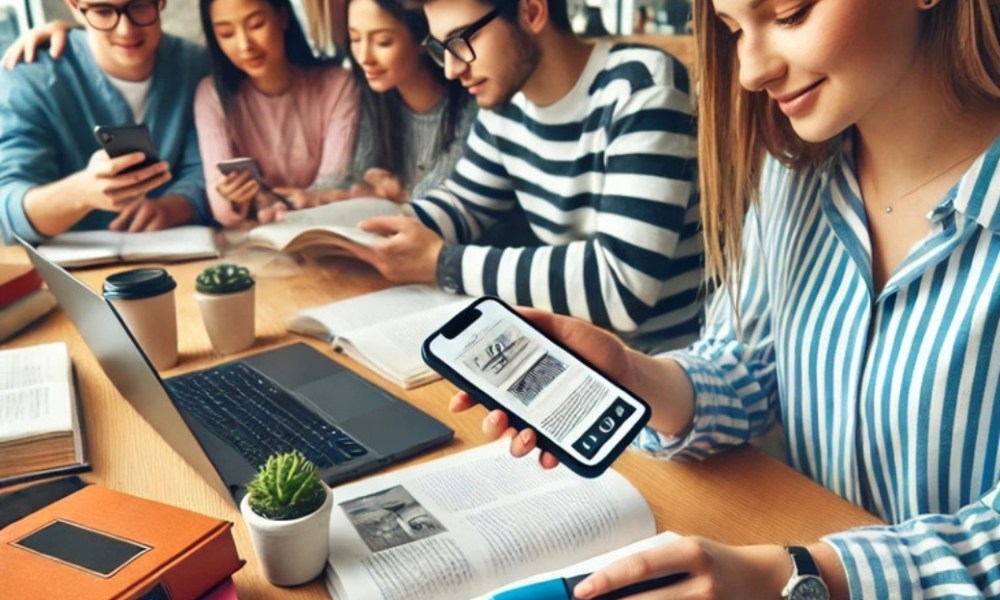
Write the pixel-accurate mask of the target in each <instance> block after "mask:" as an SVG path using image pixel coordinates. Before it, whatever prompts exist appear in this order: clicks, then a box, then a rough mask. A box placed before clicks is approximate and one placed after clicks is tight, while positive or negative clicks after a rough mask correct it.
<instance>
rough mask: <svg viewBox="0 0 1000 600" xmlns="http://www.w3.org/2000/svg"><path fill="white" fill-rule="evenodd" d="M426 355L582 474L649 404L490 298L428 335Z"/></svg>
mask: <svg viewBox="0 0 1000 600" xmlns="http://www.w3.org/2000/svg"><path fill="white" fill-rule="evenodd" d="M424 355H425V359H427V362H428V363H429V364H431V366H433V367H434V368H436V369H438V370H439V372H441V374H442V375H443V376H444V377H446V378H448V379H450V380H451V381H452V382H453V383H455V384H456V385H458V386H459V387H461V388H462V389H464V390H465V391H466V392H468V393H469V394H471V395H472V396H473V397H475V398H476V399H477V400H478V401H480V402H482V403H484V404H486V405H487V406H488V407H490V408H493V407H496V408H501V409H503V410H504V411H506V412H507V413H508V414H509V415H510V416H511V420H512V421H515V419H516V420H519V421H520V423H516V422H515V426H518V427H523V426H529V427H531V428H533V429H535V431H536V432H537V433H538V434H539V446H542V448H543V449H545V450H549V451H550V452H553V453H554V454H556V456H558V457H559V458H560V460H562V461H563V462H566V463H567V466H568V467H569V468H571V469H573V470H574V471H577V472H578V473H580V474H583V475H586V476H595V475H596V474H599V473H600V472H603V470H604V469H605V468H607V466H609V465H610V463H611V462H612V461H613V460H614V459H615V458H617V456H618V455H619V454H620V453H621V452H622V451H623V450H624V449H625V448H626V447H627V446H628V444H629V443H630V442H631V441H632V440H633V439H634V438H635V436H636V435H637V434H638V433H639V431H640V430H641V429H642V427H643V426H644V425H645V424H646V422H648V420H649V406H648V405H647V404H646V403H645V402H644V401H642V400H641V399H639V398H637V397H635V396H634V395H633V394H631V393H630V392H628V391H627V390H625V389H623V388H621V387H620V386H619V385H618V384H616V383H614V382H613V381H611V380H610V379H608V378H607V377H605V376H604V375H602V374H601V373H599V372H598V371H597V370H595V369H594V368H593V367H591V366H590V365H589V364H587V363H586V362H584V361H583V360H582V359H580V358H578V357H577V356H576V355H575V354H573V353H571V352H570V351H568V350H567V349H565V348H563V347H562V346H560V345H559V344H557V343H555V342H554V341H552V340H551V339H549V338H548V337H546V336H545V335H544V334H543V333H542V332H540V331H539V330H538V329H536V328H535V327H534V326H533V325H531V324H530V323H528V322H527V321H526V320H524V318H523V317H521V316H520V315H519V314H518V313H516V312H515V311H513V310H512V309H511V308H509V307H508V306H507V305H506V304H504V303H502V302H501V301H499V300H497V299H495V298H482V299H480V300H478V301H476V302H475V303H473V304H472V305H471V306H469V307H468V308H466V309H465V310H463V311H462V312H461V313H460V314H459V315H457V316H456V317H454V318H453V319H452V320H450V321H449V322H448V323H447V324H446V325H444V326H443V327H442V328H441V329H439V330H438V331H437V332H436V333H434V334H433V335H432V336H431V337H429V338H428V339H427V341H426V342H425V345H424Z"/></svg>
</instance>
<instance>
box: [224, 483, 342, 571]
mask: <svg viewBox="0 0 1000 600" xmlns="http://www.w3.org/2000/svg"><path fill="white" fill-rule="evenodd" d="M323 487H324V488H325V489H326V500H324V501H323V505H322V506H320V507H319V508H318V509H316V511H315V512H313V513H311V514H308V515H306V516H304V517H300V518H298V519H291V520H289V521H273V520H271V519H266V518H264V517H262V516H260V515H258V514H257V513H255V512H254V511H253V509H252V508H250V502H249V498H250V496H249V494H248V495H246V496H244V497H243V500H242V501H241V502H240V513H242V514H243V520H244V521H245V522H246V524H247V529H249V530H250V541H251V542H252V543H253V548H254V551H255V552H256V553H257V558H258V559H259V560H260V564H261V567H262V568H263V569H264V576H265V577H267V580H268V581H270V582H271V583H273V584H274V585H299V584H302V583H306V582H307V581H312V580H313V579H315V578H316V576H317V575H319V574H320V573H322V572H323V567H325V566H326V560H327V557H328V556H329V554H330V512H331V511H332V509H333V492H332V491H331V490H330V488H329V487H328V486H327V485H326V484H325V483H324V484H323Z"/></svg>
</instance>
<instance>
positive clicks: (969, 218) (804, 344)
mask: <svg viewBox="0 0 1000 600" xmlns="http://www.w3.org/2000/svg"><path fill="white" fill-rule="evenodd" d="M850 157H851V152H850V144H849V143H845V144H844V146H843V148H842V150H841V151H840V152H838V153H837V154H836V155H835V156H833V157H832V158H831V159H830V160H829V161H827V162H826V163H825V164H824V165H823V166H822V167H821V168H816V169H809V170H805V171H802V172H794V171H791V170H789V169H787V168H785V167H784V166H782V165H780V164H779V163H778V162H777V161H775V160H773V159H769V161H768V163H767V165H766V167H765V171H764V176H763V181H762V187H761V203H760V206H759V207H758V208H757V209H755V210H752V211H751V213H750V214H749V216H748V219H747V228H746V234H745V251H744V253H745V261H746V262H745V270H744V274H743V285H742V289H741V297H740V306H741V315H740V322H739V328H740V331H739V335H736V325H735V320H734V318H733V317H732V312H733V311H732V310H731V305H730V304H729V301H728V298H727V296H726V294H722V293H720V294H716V298H715V300H714V301H713V303H712V307H711V308H710V316H709V319H708V323H709V324H708V325H707V327H706V330H705V332H704V336H703V339H702V340H701V341H700V342H698V343H696V344H694V345H693V346H691V347H690V348H688V349H687V350H684V351H679V352H676V353H673V354H671V355H670V356H672V357H673V358H675V359H677V360H678V361H680V363H681V364H682V365H683V366H684V368H685V369H686V370H687V372H688V373H689V375H690V377H691V380H692V382H693V385H694V388H695V393H696V398H697V400H696V409H695V420H694V424H693V427H692V429H691V431H690V432H689V433H688V434H686V435H685V436H684V437H683V438H680V439H670V438H663V437H660V436H657V435H655V434H653V432H651V431H647V432H644V434H643V436H642V437H641V438H640V440H639V445H640V446H642V447H644V448H646V449H647V450H650V451H653V452H656V453H658V454H660V455H662V456H675V455H681V456H684V455H686V456H694V457H700V456H705V455H707V454H710V453H712V452H715V451H718V450H720V449H722V448H724V447H728V446H731V445H734V444H739V443H742V442H745V441H747V440H748V439H750V437H751V436H753V435H755V434H758V433H761V432H763V431H764V430H765V429H766V428H767V427H769V425H770V424H771V423H772V422H773V421H774V420H775V419H780V420H781V421H782V423H783V424H784V429H785V436H786V443H787V447H788V453H789V460H790V462H791V464H792V465H793V466H794V467H796V468H797V469H798V470H800V471H802V472H803V473H805V474H806V475H808V476H810V477H812V478H813V479H815V480H816V481H818V482H820V483H822V484H823V485H825V486H826V487H827V488H829V489H831V490H833V491H834V492H836V493H837V494H839V495H841V496H843V497H844V498H847V499H848V500H850V501H852V502H854V503H856V504H858V505H860V506H862V507H864V508H866V509H868V510H870V511H871V512H873V513H875V514H877V515H879V516H881V517H882V518H884V519H885V520H886V521H887V522H888V523H889V525H887V526H880V527H869V528H862V529H856V530H851V531H847V532H844V533H840V534H836V535H831V536H828V537H827V538H825V540H826V541H827V542H828V543H830V544H831V545H832V546H833V547H834V548H835V549H836V550H837V552H838V554H839V556H840V558H841V560H842V562H843V564H844V567H845V569H846V571H847V575H848V579H849V583H850V587H851V597H852V598H939V597H940V598H943V597H948V598H979V597H984V596H985V597H990V598H997V597H1000V515H998V512H1000V499H998V484H997V482H998V480H1000V460H998V450H1000V329H998V325H1000V138H998V139H997V140H995V141H994V142H993V144H992V146H991V147H990V148H989V149H988V150H987V151H986V153H985V154H984V155H982V156H980V157H979V158H978V159H977V160H976V162H975V163H974V164H973V165H972V167H970V169H969V170H968V171H967V172H966V173H965V175H964V176H963V177H962V178H961V180H960V182H959V183H958V184H957V185H956V186H955V187H954V188H952V190H951V191H950V192H949V193H948V195H947V196H946V197H945V198H944V199H943V201H942V202H941V203H940V204H939V205H938V206H937V207H936V208H935V209H934V210H933V211H931V212H930V213H929V215H928V218H929V222H930V231H929V233H928V234H927V235H926V237H924V238H923V239H922V240H920V241H919V242H918V243H917V244H916V245H914V247H913V248H912V249H911V250H910V252H909V254H908V255H907V256H906V258H905V259H904V261H903V262H902V264H901V265H900V266H899V267H898V268H897V269H896V271H895V273H893V274H892V276H891V278H890V279H889V281H888V282H887V283H886V285H885V287H884V288H883V289H882V290H881V291H880V292H878V293H876V292H875V290H874V285H873V282H872V256H871V241H870V239H869V236H868V230H867V217H866V215H865V210H864V205H863V203H862V200H861V194H860V192H859V187H858V183H857V178H856V176H855V168H854V165H853V164H852V161H851V158H850Z"/></svg>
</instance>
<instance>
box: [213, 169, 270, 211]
mask: <svg viewBox="0 0 1000 600" xmlns="http://www.w3.org/2000/svg"><path fill="white" fill-rule="evenodd" d="M260 190H261V188H260V183H258V182H257V180H256V179H255V178H254V176H253V174H252V173H250V171H232V172H229V173H226V174H224V175H222V176H220V177H219V179H217V180H216V182H215V191H217V192H219V195H221V196H222V197H223V198H225V199H226V200H228V201H229V202H231V203H232V204H236V205H249V204H250V203H251V202H253V201H254V199H256V198H257V194H259V193H260Z"/></svg>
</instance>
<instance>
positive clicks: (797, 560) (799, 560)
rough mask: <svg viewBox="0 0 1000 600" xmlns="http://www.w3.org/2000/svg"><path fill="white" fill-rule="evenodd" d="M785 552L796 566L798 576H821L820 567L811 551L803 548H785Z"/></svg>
mask: <svg viewBox="0 0 1000 600" xmlns="http://www.w3.org/2000/svg"><path fill="white" fill-rule="evenodd" d="M785 550H787V551H788V554H789V555H790V556H791V557H792V563H793V564H794V565H795V573H796V574H797V575H815V576H816V577H819V576H820V573H819V567H817V566H816V561H814V560H813V557H812V554H810V553H809V550H806V549H805V548H803V547H802V546H785Z"/></svg>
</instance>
